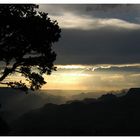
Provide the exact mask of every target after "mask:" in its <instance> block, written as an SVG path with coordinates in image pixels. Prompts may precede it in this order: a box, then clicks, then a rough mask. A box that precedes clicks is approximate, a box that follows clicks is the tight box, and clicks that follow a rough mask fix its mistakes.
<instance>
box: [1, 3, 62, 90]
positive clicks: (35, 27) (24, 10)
mask: <svg viewBox="0 0 140 140" xmlns="http://www.w3.org/2000/svg"><path fill="white" fill-rule="evenodd" d="M38 8H39V6H38V5H33V4H30V5H29V4H25V5H23V4H22V5H19V4H18V5H16V4H14V5H13V4H10V5H0V63H1V73H0V84H6V85H8V86H10V87H12V88H18V89H21V90H24V91H28V89H31V90H37V89H39V88H41V86H42V85H44V84H45V83H46V82H45V80H44V78H43V74H44V73H47V74H51V72H52V70H56V67H54V65H53V62H54V61H55V59H56V53H55V52H54V51H53V50H52V45H53V44H54V43H55V42H57V41H58V40H59V38H60V33H61V29H60V28H59V26H58V23H57V21H52V20H50V18H48V14H47V13H44V12H38V11H37V9H38ZM16 73H19V74H20V76H23V77H24V78H25V79H26V80H24V82H23V80H20V81H12V82H11V81H9V82H4V81H5V79H6V78H7V77H8V76H10V75H12V74H16Z"/></svg>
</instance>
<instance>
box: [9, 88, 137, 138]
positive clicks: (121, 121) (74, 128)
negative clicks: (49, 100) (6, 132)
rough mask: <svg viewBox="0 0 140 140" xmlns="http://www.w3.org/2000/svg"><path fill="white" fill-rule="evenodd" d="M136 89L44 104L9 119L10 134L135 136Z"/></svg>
mask: <svg viewBox="0 0 140 140" xmlns="http://www.w3.org/2000/svg"><path fill="white" fill-rule="evenodd" d="M139 91H140V88H131V89H130V90H129V91H128V92H127V94H126V95H124V96H121V97H116V96H114V95H112V94H106V95H103V96H102V97H100V98H98V99H84V100H83V101H73V102H69V103H67V104H62V105H55V104H46V105H45V106H44V107H42V108H40V109H36V110H32V111H30V112H28V113H26V114H24V115H23V116H22V117H20V118H19V119H18V120H16V121H15V122H13V123H12V126H13V131H12V132H11V133H10V135H45V136H87V135H88V136H128V135H129V136H134V135H137V136H139V135H140V110H139V106H140V96H138V95H139V94H140V92H139ZM130 95H131V98H130Z"/></svg>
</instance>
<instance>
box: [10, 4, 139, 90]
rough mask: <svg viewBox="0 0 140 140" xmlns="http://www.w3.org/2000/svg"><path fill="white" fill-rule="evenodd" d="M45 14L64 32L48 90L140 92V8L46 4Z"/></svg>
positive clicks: (45, 87)
mask: <svg viewBox="0 0 140 140" xmlns="http://www.w3.org/2000/svg"><path fill="white" fill-rule="evenodd" d="M39 10H40V11H43V12H47V13H48V16H49V17H50V18H51V19H54V20H57V21H58V24H59V26H60V28H61V29H62V33H61V38H60V40H59V42H57V43H55V44H54V45H53V46H54V47H53V48H54V50H55V51H56V53H57V59H56V61H55V65H56V66H57V71H56V72H53V73H52V75H51V76H46V75H44V77H45V79H46V81H47V84H46V85H44V86H43V89H61V90H65V89H66V90H79V89H80V90H119V89H126V88H131V87H139V85H140V5H139V4H137V5H136V4H133V5H124V4H121V5H119V4H115V5H112V4H110V5H108V4H104V5H102V4H97V5H96V4H81V5H80V4H73V5H72V4H71V5H70V4H62V5H61V4H52V5H50V4H44V5H40V8H39ZM15 78H18V76H15ZM8 80H9V79H8Z"/></svg>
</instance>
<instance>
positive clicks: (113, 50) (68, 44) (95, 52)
mask: <svg viewBox="0 0 140 140" xmlns="http://www.w3.org/2000/svg"><path fill="white" fill-rule="evenodd" d="M139 38H140V29H137V30H129V29H128V30H127V29H119V28H116V29H113V28H111V27H104V28H101V29H97V30H90V31H89V30H76V29H75V30H74V29H73V30H72V29H63V30H62V38H61V39H60V42H58V43H56V44H55V50H56V52H57V54H58V56H57V61H56V64H123V63H124V64H125V63H127V64H128V63H139V62H140V39H139Z"/></svg>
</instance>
